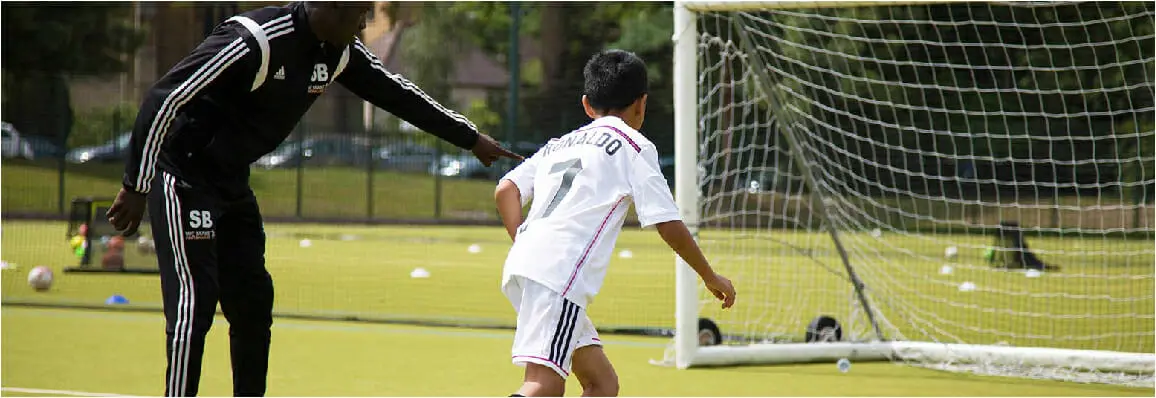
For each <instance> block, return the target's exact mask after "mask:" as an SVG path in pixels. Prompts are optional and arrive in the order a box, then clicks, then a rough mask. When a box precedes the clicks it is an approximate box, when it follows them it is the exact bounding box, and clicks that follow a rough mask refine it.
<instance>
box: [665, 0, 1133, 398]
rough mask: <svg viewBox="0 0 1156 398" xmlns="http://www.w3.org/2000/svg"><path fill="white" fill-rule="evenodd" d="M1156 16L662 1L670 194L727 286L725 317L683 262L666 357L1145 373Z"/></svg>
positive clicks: (1045, 6)
mask: <svg viewBox="0 0 1156 398" xmlns="http://www.w3.org/2000/svg"><path fill="white" fill-rule="evenodd" d="M1153 18H1154V13H1153V7H1152V6H1151V5H1143V4H1132V5H1130V4H1115V3H1113V4H1100V3H1045V2H1024V3H952V2H921V1H907V2H854V1H852V2H740V1H721V2H719V1H716V2H697V1H693V2H686V1H680V2H676V3H675V7H674V32H673V37H672V39H673V41H674V105H675V175H674V178H675V191H676V192H675V194H676V200H677V202H678V205H679V207H680V210H681V212H682V215H683V218H684V220H685V222H686V224H687V226H688V228H690V229H691V232H692V233H694V234H695V236H696V238H697V239H698V240H699V242H700V245H702V246H703V249H704V251H705V252H706V254H707V256H708V258H710V259H711V261H712V264H713V265H715V267H716V269H718V270H719V272H720V273H722V274H724V275H727V276H728V277H731V278H732V280H733V281H734V282H735V284H736V287H737V288H738V292H739V294H738V298H739V300H738V303H737V304H736V306H735V307H734V308H732V309H730V310H727V311H720V310H718V309H717V307H716V303H714V302H713V300H712V297H710V295H709V293H707V292H706V291H705V288H703V287H702V286H701V282H700V281H699V280H698V277H697V275H695V274H694V272H693V271H692V270H691V269H690V268H689V267H688V266H687V265H686V264H685V263H683V262H682V261H681V260H676V289H675V293H676V299H675V316H676V321H675V322H676V325H675V333H674V341H673V343H672V346H671V348H670V349H669V350H668V353H667V358H666V362H665V363H666V364H668V365H673V366H676V367H678V368H687V367H691V366H717V365H742V364H773V363H801V362H831V363H834V362H835V361H836V360H838V359H840V358H847V359H849V360H852V361H855V360H889V361H895V362H901V363H906V364H910V365H915V366H922V367H928V368H934V369H942V370H948V371H961V372H972V373H977V374H988V375H1004V376H1023V377H1034V378H1049V379H1058V380H1069V381H1080V382H1101V383H1116V384H1126V385H1137V386H1147V387H1151V386H1152V385H1153V378H1154V372H1156V370H1154V364H1156V355H1154V351H1156V349H1154V348H1153V336H1154V329H1156V324H1154V319H1156V318H1154V316H1153V312H1154V310H1153V306H1154V304H1156V300H1154V294H1153V278H1154V266H1156V258H1154V251H1153V236H1154V225H1153V224H1154V222H1153V221H1154V220H1153V216H1154V215H1156V213H1154V212H1153V208H1152V205H1151V201H1152V197H1153V194H1152V193H1150V192H1152V191H1153V187H1156V172H1153V168H1154V167H1153V164H1154V163H1156V156H1154V155H1153V151H1152V148H1150V147H1152V146H1153V145H1156V144H1154V140H1153V137H1154V136H1156V133H1154V132H1153V130H1154V128H1153V126H1154V124H1156V123H1153V113H1154V110H1156V108H1154V107H1153V104H1152V97H1153V94H1152V93H1153V81H1152V76H1153V74H1154V72H1153V70H1152V69H1153V67H1154V66H1156V57H1154V55H1153V50H1152V47H1153V29H1152V26H1153ZM1011 236H1015V237H1017V238H1015V239H1012V238H1009V237H1011ZM1008 242H1011V243H1008ZM1009 258H1011V259H1014V261H996V260H995V259H1005V260H1006V259H1009ZM1008 264H1014V265H1011V266H1009V265H1008ZM700 319H708V320H709V321H710V322H711V323H714V324H717V325H718V328H719V331H720V332H721V334H722V335H723V336H725V338H724V339H723V344H720V345H709V344H700ZM816 322H818V323H816ZM824 322H826V323H824ZM816 325H819V326H816ZM819 329H822V330H819Z"/></svg>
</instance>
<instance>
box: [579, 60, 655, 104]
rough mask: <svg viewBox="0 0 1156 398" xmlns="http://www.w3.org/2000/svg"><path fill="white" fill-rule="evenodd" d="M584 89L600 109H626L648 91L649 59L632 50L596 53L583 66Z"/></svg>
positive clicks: (587, 96) (591, 101)
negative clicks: (644, 58)
mask: <svg viewBox="0 0 1156 398" xmlns="http://www.w3.org/2000/svg"><path fill="white" fill-rule="evenodd" d="M582 76H583V77H585V79H586V84H585V86H584V87H583V90H582V93H583V94H585V95H586V100H587V101H589V102H590V106H591V107H592V108H594V109H595V110H597V111H600V112H606V111H616V110H622V109H626V107H628V106H630V104H633V103H634V101H636V100H638V99H639V98H642V96H643V95H644V94H646V92H647V89H648V86H649V83H648V82H647V77H646V63H645V62H642V59H641V58H638V56H637V55H634V53H632V52H629V51H623V50H604V51H600V52H598V53H597V54H594V56H593V57H591V58H590V60H589V61H587V62H586V68H585V69H583V70H582Z"/></svg>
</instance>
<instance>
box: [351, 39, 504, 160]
mask: <svg viewBox="0 0 1156 398" xmlns="http://www.w3.org/2000/svg"><path fill="white" fill-rule="evenodd" d="M345 68H346V69H345V71H344V72H343V73H341V74H340V75H338V76H337V82H338V83H341V85H342V86H345V88H347V89H349V91H352V92H353V93H354V94H357V96H359V97H361V98H363V99H365V100H366V101H369V102H370V103H372V104H373V105H375V106H377V107H379V108H381V109H384V110H386V111H388V112H389V113H392V114H394V115H395V116H397V117H399V118H401V119H403V120H405V121H407V122H409V123H410V124H413V125H414V126H417V128H419V129H421V130H422V131H425V132H428V133H430V134H433V135H435V136H437V137H438V138H441V139H443V140H445V141H447V142H449V143H451V144H454V145H456V146H457V147H458V148H462V149H469V150H472V151H473V153H474V156H477V157H478V160H481V161H482V164H485V165H486V166H489V165H490V164H491V163H493V161H495V160H498V158H499V157H508V158H511V159H519V160H520V159H522V157H521V156H518V155H517V154H514V153H512V152H510V151H508V150H506V149H505V148H502V147H501V146H500V145H498V143H497V142H495V141H494V140H493V139H492V138H490V137H489V136H487V135H485V134H481V133H479V132H478V129H477V127H475V126H474V124H473V123H471V122H470V121H469V119H467V118H466V117H465V116H462V115H461V114H459V113H457V112H454V111H453V110H452V109H449V108H447V107H445V106H443V105H442V104H439V103H438V102H437V101H435V100H434V99H433V98H430V96H429V95H427V94H426V93H425V92H423V91H422V90H421V89H420V88H418V87H417V85H415V84H413V82H410V81H409V80H406V79H405V78H404V77H402V76H401V75H398V74H394V73H390V72H389V71H387V70H386V69H385V66H384V65H383V64H382V63H381V60H380V59H378V58H377V56H376V55H373V52H371V51H369V48H367V47H365V45H364V44H362V43H361V40H360V39H357V40H354V41H353V43H352V44H350V45H349V63H348V65H346V67H345Z"/></svg>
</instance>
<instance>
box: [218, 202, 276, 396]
mask: <svg viewBox="0 0 1156 398" xmlns="http://www.w3.org/2000/svg"><path fill="white" fill-rule="evenodd" d="M219 231H220V237H221V244H220V246H219V249H220V253H221V266H220V270H221V271H220V272H221V282H220V285H221V311H222V312H224V313H225V319H227V320H228V321H229V347H230V354H231V358H232V363H233V395H234V396H238V397H240V396H263V395H265V382H266V377H267V375H268V372H269V343H270V328H271V327H272V326H273V278H272V277H271V276H270V275H269V272H268V271H267V270H266V269H265V231H264V227H263V226H262V223H261V212H260V210H259V209H258V207H257V200H256V198H250V200H245V201H242V202H239V203H234V204H231V205H230V206H229V207H228V208H227V209H226V210H225V213H224V214H223V216H222V217H221V222H220V225H219Z"/></svg>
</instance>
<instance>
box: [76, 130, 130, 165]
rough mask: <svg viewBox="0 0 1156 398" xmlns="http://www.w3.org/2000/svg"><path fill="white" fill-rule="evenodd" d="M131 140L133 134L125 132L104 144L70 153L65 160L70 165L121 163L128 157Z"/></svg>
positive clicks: (77, 149)
mask: <svg viewBox="0 0 1156 398" xmlns="http://www.w3.org/2000/svg"><path fill="white" fill-rule="evenodd" d="M130 139H132V132H131V131H129V132H125V133H122V134H121V135H119V136H117V137H116V138H113V139H111V140H109V141H108V142H105V143H104V144H101V145H96V146H87V147H80V148H75V149H73V150H71V151H68V154H67V155H65V159H66V160H68V162H69V163H92V162H120V161H123V160H124V159H125V157H126V156H127V155H128V151H129V147H128V145H129V140H130Z"/></svg>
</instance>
